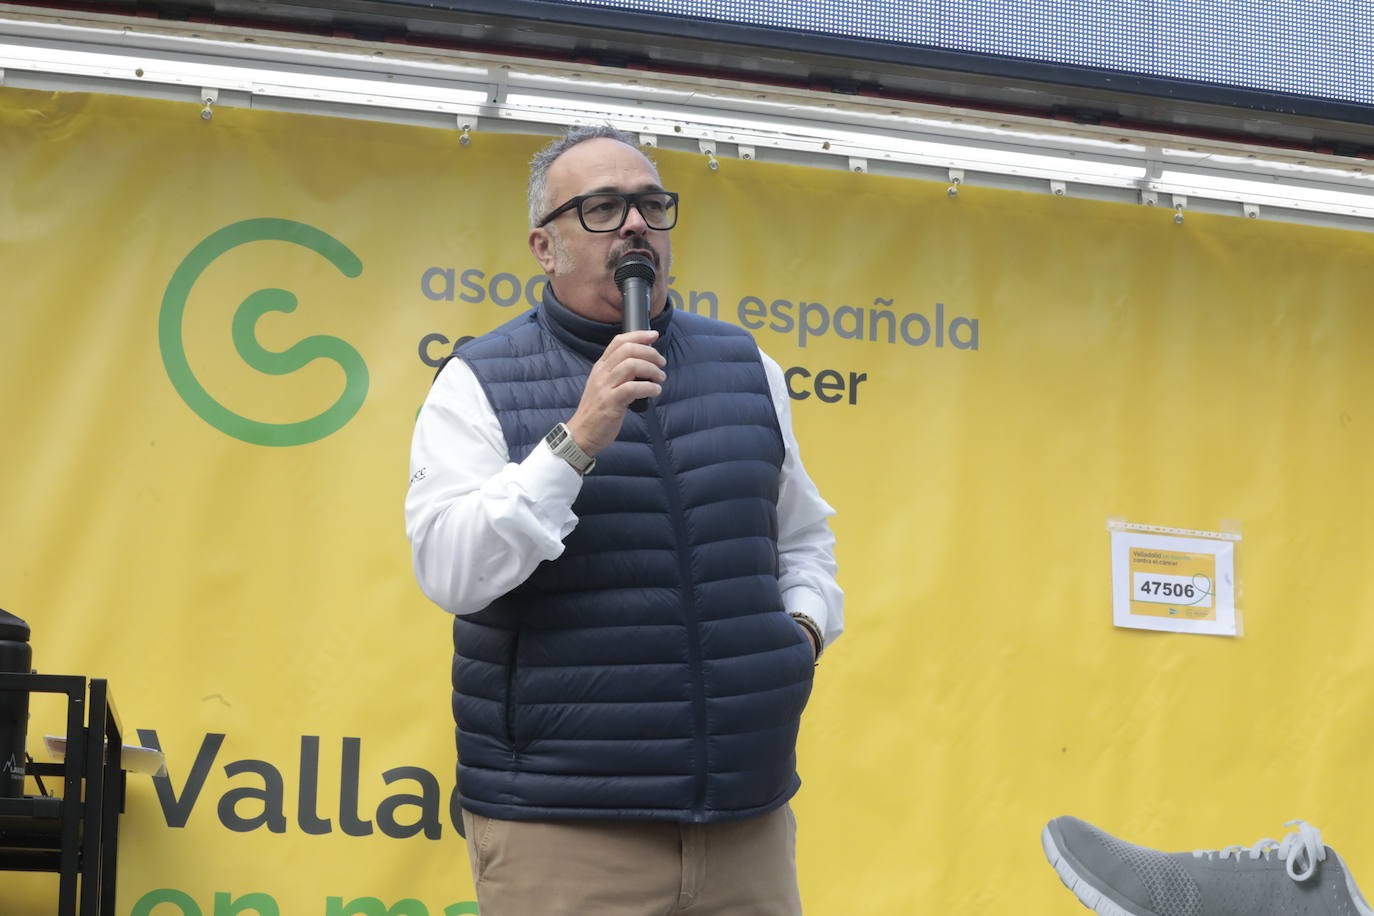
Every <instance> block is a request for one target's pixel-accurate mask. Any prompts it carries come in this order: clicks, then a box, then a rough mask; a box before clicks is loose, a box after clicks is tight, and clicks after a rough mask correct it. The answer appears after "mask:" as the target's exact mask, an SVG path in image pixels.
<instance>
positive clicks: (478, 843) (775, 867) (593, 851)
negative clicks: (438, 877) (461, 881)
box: [463, 805, 802, 916]
mask: <svg viewBox="0 0 1374 916" xmlns="http://www.w3.org/2000/svg"><path fill="white" fill-rule="evenodd" d="M463 827H464V829H465V830H466V832H467V843H468V860H469V863H470V864H471V865H472V882H473V884H474V886H475V887H476V888H477V905H478V906H479V907H480V908H481V910H482V916H592V914H595V916H669V914H675V913H682V914H686V916H801V911H802V909H801V896H800V894H799V893H798V890H797V857H796V851H797V844H796V837H797V822H796V819H795V818H794V817H793V815H792V808H791V806H790V805H783V806H782V807H781V808H779V809H777V810H776V811H773V812H771V813H769V814H765V815H763V816H762V817H756V818H751V819H749V820H745V821H731V822H729V823H725V824H677V823H673V822H669V821H507V820H496V819H494V818H489V817H482V816H481V815H480V814H473V813H472V812H470V811H466V810H465V811H464V812H463Z"/></svg>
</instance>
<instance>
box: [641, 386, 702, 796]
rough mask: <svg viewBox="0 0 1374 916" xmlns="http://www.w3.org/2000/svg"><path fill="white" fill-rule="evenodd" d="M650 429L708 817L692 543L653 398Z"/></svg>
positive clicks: (696, 788)
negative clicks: (672, 550) (677, 586)
mask: <svg viewBox="0 0 1374 916" xmlns="http://www.w3.org/2000/svg"><path fill="white" fill-rule="evenodd" d="M643 417H644V422H645V425H646V426H647V427H648V430H649V443H650V444H651V445H652V446H653V449H654V457H655V458H657V459H658V466H659V467H660V468H662V469H663V483H664V488H665V489H666V490H667V496H668V509H669V512H670V513H671V516H672V520H673V536H674V537H675V538H676V540H677V561H678V568H679V571H680V574H681V576H682V605H683V609H684V611H685V612H686V616H687V652H688V656H689V661H690V663H691V668H692V720H693V729H692V731H693V734H692V743H693V746H694V747H695V748H696V753H695V757H696V766H695V770H696V772H695V773H694V774H693V788H692V820H693V821H694V822H696V823H702V822H703V821H705V820H706V815H705V809H706V747H707V742H706V683H705V676H704V674H703V669H702V660H701V630H700V620H699V618H698V614H697V601H696V587H695V585H694V583H693V581H692V558H691V544H690V541H689V539H688V537H687V515H686V513H685V512H684V511H683V508H682V493H681V492H680V491H679V489H678V482H677V474H676V473H675V472H674V471H673V466H672V463H671V460H670V458H669V455H668V443H667V441H666V440H665V439H664V437H663V426H662V425H661V424H660V423H659V419H658V408H657V406H656V405H655V404H654V403H653V402H652V401H650V402H649V409H648V410H646V411H644V414H643Z"/></svg>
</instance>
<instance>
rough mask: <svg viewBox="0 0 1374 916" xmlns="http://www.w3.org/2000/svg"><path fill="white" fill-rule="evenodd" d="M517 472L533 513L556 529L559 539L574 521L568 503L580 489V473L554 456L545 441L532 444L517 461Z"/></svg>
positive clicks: (570, 502)
mask: <svg viewBox="0 0 1374 916" xmlns="http://www.w3.org/2000/svg"><path fill="white" fill-rule="evenodd" d="M519 473H520V478H521V484H522V487H523V489H524V490H525V492H526V493H527V494H529V497H530V503H531V508H532V509H533V511H534V513H535V514H536V515H537V516H538V517H539V518H540V519H541V520H542V521H543V522H544V523H545V524H546V525H549V526H550V527H551V528H554V529H557V530H559V531H560V540H561V538H562V537H564V536H566V535H567V533H568V532H569V531H571V530H572V526H573V525H575V524H576V523H577V516H576V515H574V514H573V511H572V504H573V501H574V500H575V499H577V494H578V493H580V492H581V491H582V475H581V474H579V473H577V471H575V470H573V466H572V465H570V464H568V462H566V461H564V460H563V459H562V458H559V457H558V456H557V455H555V454H554V453H553V451H552V450H551V449H550V448H549V446H548V443H547V442H540V443H539V444H538V445H537V446H535V448H534V451H532V452H530V453H529V455H528V457H526V458H525V460H524V461H522V462H521V463H520V472H519Z"/></svg>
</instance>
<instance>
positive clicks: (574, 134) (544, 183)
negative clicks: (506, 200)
mask: <svg viewBox="0 0 1374 916" xmlns="http://www.w3.org/2000/svg"><path fill="white" fill-rule="evenodd" d="M602 138H605V139H607V140H619V141H620V142H621V143H624V144H625V145H626V146H628V147H630V148H631V149H636V150H637V149H639V138H638V137H636V136H635V135H634V134H631V133H627V132H625V131H623V130H620V129H619V128H616V127H612V126H611V125H609V124H591V125H586V126H583V127H574V128H573V129H572V130H570V131H568V132H567V133H566V134H564V135H563V136H562V137H559V138H558V139H557V140H554V141H553V142H552V143H550V144H549V145H548V146H546V147H544V148H543V149H541V150H540V151H539V152H537V153H535V154H534V158H533V159H531V160H530V186H529V200H530V228H531V229H533V228H534V227H535V225H536V224H538V222H539V220H540V219H542V218H543V217H544V214H546V213H548V212H549V210H551V209H553V201H551V200H549V168H550V167H551V166H552V165H553V163H554V160H555V159H557V158H558V157H559V156H561V155H563V154H564V153H566V152H567V151H568V150H570V149H572V148H573V147H574V146H576V145H577V144H579V143H586V142H587V141H588V140H600V139H602Z"/></svg>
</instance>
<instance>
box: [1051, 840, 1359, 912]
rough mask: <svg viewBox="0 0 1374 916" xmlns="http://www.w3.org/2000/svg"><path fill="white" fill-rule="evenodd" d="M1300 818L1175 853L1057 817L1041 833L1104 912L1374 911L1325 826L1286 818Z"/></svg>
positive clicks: (1080, 891) (1061, 867)
mask: <svg viewBox="0 0 1374 916" xmlns="http://www.w3.org/2000/svg"><path fill="white" fill-rule="evenodd" d="M1294 824H1296V825H1297V827H1298V829H1297V830H1296V831H1295V832H1293V833H1290V834H1288V836H1286V837H1284V838H1283V842H1281V843H1276V842H1274V841H1273V840H1260V841H1259V842H1258V843H1256V844H1255V845H1253V846H1228V847H1226V848H1225V849H1200V850H1198V851H1197V852H1191V853H1189V852H1172V853H1170V852H1156V851H1155V850H1153V849H1146V848H1145V847H1143V846H1136V845H1134V844H1132V843H1127V842H1124V841H1122V840H1118V839H1117V838H1116V837H1114V836H1111V835H1110V834H1107V833H1104V832H1103V831H1101V830H1098V829H1097V828H1096V827H1094V826H1093V825H1092V824H1088V823H1085V822H1083V821H1080V820H1079V819H1078V818H1076V817H1057V818H1055V819H1054V820H1052V821H1050V822H1049V823H1048V824H1046V825H1045V830H1044V832H1043V833H1042V834H1041V835H1040V841H1041V843H1042V844H1043V845H1044V847H1045V855H1046V856H1047V857H1048V858H1049V860H1050V864H1051V865H1053V866H1054V870H1055V871H1057V872H1059V878H1060V880H1062V881H1063V882H1064V885H1065V886H1066V887H1068V889H1069V890H1071V891H1073V892H1074V893H1075V894H1076V895H1077V896H1078V899H1079V900H1080V901H1082V903H1083V905H1084V906H1086V907H1087V908H1088V909H1090V910H1092V911H1093V912H1094V913H1098V914H1099V916H1374V910H1370V908H1369V904H1368V903H1366V902H1365V899H1364V897H1363V895H1361V894H1360V889H1359V888H1358V887H1356V886H1355V879H1354V878H1353V877H1352V876H1351V874H1350V869H1349V868H1347V867H1346V864H1345V862H1343V861H1342V860H1341V857H1340V856H1338V855H1336V851H1335V850H1334V849H1332V848H1331V847H1329V846H1323V845H1322V839H1321V837H1322V835H1321V832H1320V831H1319V830H1317V828H1315V827H1313V826H1312V825H1310V824H1307V823H1304V822H1303V821H1289V822H1288V824H1285V825H1284V826H1292V825H1294Z"/></svg>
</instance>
